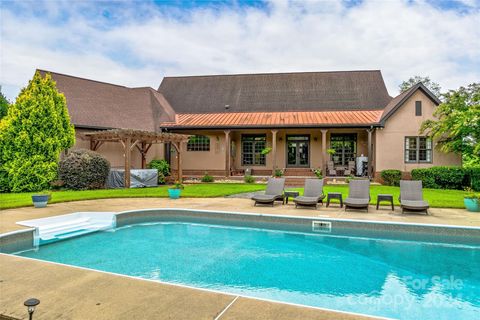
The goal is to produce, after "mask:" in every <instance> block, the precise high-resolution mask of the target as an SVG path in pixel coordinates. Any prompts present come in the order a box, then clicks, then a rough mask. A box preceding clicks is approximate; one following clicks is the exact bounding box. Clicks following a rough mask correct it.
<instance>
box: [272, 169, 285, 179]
mask: <svg viewBox="0 0 480 320" xmlns="http://www.w3.org/2000/svg"><path fill="white" fill-rule="evenodd" d="M273 175H274V176H275V177H277V178H281V177H283V171H282V170H280V169H275V172H274V174H273Z"/></svg>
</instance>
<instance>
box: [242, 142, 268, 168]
mask: <svg viewBox="0 0 480 320" xmlns="http://www.w3.org/2000/svg"><path fill="white" fill-rule="evenodd" d="M266 145H267V137H266V136H265V135H264V134H260V135H250V134H249V135H242V165H244V166H248V165H256V166H264V165H265V154H263V153H262V151H263V149H265V147H266Z"/></svg>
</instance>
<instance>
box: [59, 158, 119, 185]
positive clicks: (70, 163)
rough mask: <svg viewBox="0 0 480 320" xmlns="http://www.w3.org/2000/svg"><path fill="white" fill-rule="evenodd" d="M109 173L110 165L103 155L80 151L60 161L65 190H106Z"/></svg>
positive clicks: (61, 178) (60, 171)
mask: <svg viewBox="0 0 480 320" xmlns="http://www.w3.org/2000/svg"><path fill="white" fill-rule="evenodd" d="M109 171H110V163H109V162H108V160H107V159H105V158H104V157H103V156H102V155H100V154H98V153H96V152H94V151H90V150H81V149H80V150H73V151H70V152H69V153H68V155H67V156H66V157H65V158H63V159H62V160H61V161H60V163H59V171H58V174H59V179H60V180H62V181H63V183H64V187H65V188H67V189H73V190H87V189H102V188H104V187H105V183H106V181H107V177H108V173H109Z"/></svg>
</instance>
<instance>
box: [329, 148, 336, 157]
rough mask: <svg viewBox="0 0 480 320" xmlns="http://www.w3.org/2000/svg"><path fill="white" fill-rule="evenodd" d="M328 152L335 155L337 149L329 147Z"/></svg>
mask: <svg viewBox="0 0 480 320" xmlns="http://www.w3.org/2000/svg"><path fill="white" fill-rule="evenodd" d="M327 153H328V154H329V155H330V156H333V155H334V154H335V153H336V151H335V149H327Z"/></svg>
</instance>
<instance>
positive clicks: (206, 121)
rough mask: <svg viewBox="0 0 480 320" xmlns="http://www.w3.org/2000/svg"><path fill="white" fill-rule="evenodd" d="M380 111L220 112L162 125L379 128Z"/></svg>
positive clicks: (188, 116)
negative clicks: (372, 126)
mask: <svg viewBox="0 0 480 320" xmlns="http://www.w3.org/2000/svg"><path fill="white" fill-rule="evenodd" d="M382 113H383V110H357V111H314V112H234V113H230V112H223V113H208V114H193V113H181V114H176V116H175V122H163V123H161V124H160V126H161V127H167V128H172V129H173V128H175V129H181V128H192V129H193V128H248V127H251V128H255V127H308V126H349V127H351V126H370V125H374V126H376V125H379V122H380V118H381V116H382Z"/></svg>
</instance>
